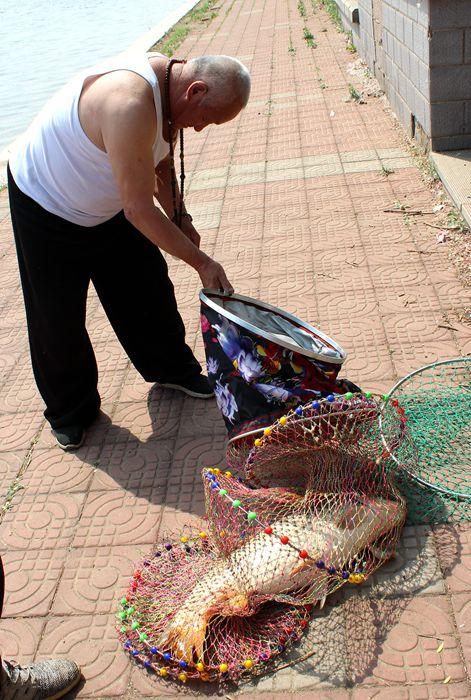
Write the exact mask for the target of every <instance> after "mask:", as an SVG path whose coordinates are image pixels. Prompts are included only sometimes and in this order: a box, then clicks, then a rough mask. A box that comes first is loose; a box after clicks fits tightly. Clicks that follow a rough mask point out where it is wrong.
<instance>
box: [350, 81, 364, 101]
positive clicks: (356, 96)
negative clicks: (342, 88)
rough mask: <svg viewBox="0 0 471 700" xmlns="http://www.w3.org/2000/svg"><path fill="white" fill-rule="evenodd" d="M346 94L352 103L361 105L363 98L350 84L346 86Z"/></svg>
mask: <svg viewBox="0 0 471 700" xmlns="http://www.w3.org/2000/svg"><path fill="white" fill-rule="evenodd" d="M348 93H349V95H350V100H353V101H354V102H358V103H359V104H361V103H362V102H363V98H362V96H361V93H359V92H358V90H357V89H356V87H355V86H354V85H352V84H351V83H349V84H348Z"/></svg>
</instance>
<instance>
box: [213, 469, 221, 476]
mask: <svg viewBox="0 0 471 700" xmlns="http://www.w3.org/2000/svg"><path fill="white" fill-rule="evenodd" d="M220 473H221V470H220V469H218V467H214V469H213V474H216V476H219V474H220Z"/></svg>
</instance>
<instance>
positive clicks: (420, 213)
mask: <svg viewBox="0 0 471 700" xmlns="http://www.w3.org/2000/svg"><path fill="white" fill-rule="evenodd" d="M383 212H384V213H385V214H409V215H410V216H423V215H424V214H435V213H436V212H434V211H422V210H421V209H383Z"/></svg>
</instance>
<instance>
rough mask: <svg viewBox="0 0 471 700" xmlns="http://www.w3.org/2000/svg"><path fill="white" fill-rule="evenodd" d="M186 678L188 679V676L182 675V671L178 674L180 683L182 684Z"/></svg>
mask: <svg viewBox="0 0 471 700" xmlns="http://www.w3.org/2000/svg"><path fill="white" fill-rule="evenodd" d="M187 678H188V676H187V675H186V673H183V671H182V672H181V673H179V674H178V680H179V681H181V682H182V683H185V682H186V680H187Z"/></svg>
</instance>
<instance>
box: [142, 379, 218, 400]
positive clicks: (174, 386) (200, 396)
mask: <svg viewBox="0 0 471 700" xmlns="http://www.w3.org/2000/svg"><path fill="white" fill-rule="evenodd" d="M155 386H159V387H161V388H162V389H175V391H181V392H183V393H184V394H187V396H192V397H193V398H195V399H213V398H214V394H199V393H198V392H197V391H192V390H191V389H187V388H186V387H184V386H181V385H180V384H159V383H158V382H157V383H156V385H155Z"/></svg>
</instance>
